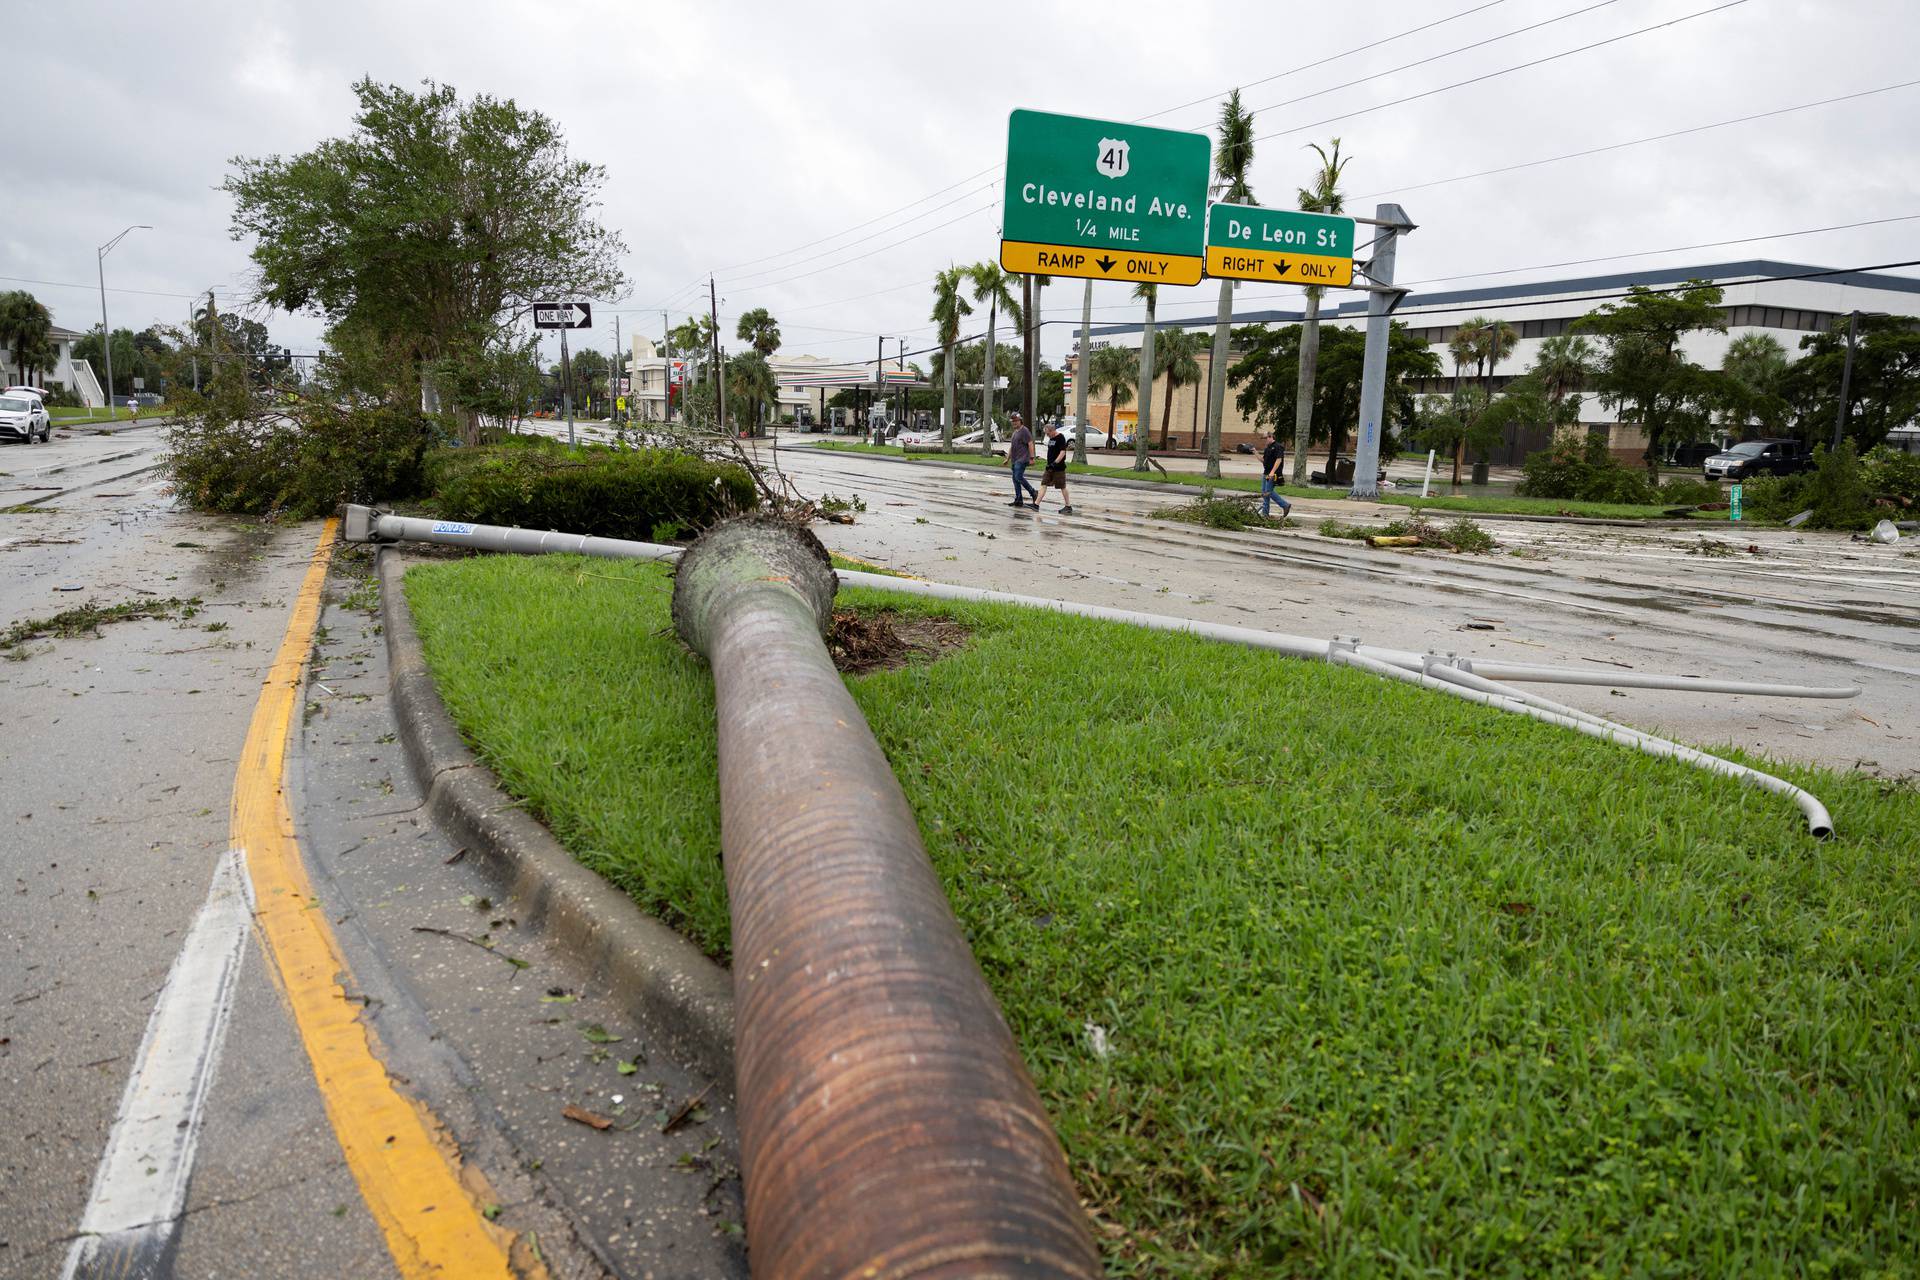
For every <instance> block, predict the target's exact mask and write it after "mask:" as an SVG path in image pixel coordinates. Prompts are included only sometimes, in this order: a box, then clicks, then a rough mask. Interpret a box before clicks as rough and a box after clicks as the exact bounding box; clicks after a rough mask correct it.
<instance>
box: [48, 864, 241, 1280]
mask: <svg viewBox="0 0 1920 1280" xmlns="http://www.w3.org/2000/svg"><path fill="white" fill-rule="evenodd" d="M245 856H246V855H245V854H244V853H243V852H242V851H241V850H238V849H230V850H228V851H227V853H226V854H225V855H223V856H222V857H221V859H220V862H219V865H218V866H216V867H215V868H214V873H213V885H212V887H211V888H210V889H209V890H208V892H207V900H206V902H205V903H203V904H202V905H201V907H200V910H199V912H198V914H196V915H195V916H194V919H193V925H192V927H191V928H190V929H189V930H188V932H187V938H186V941H185V942H184V943H183V944H182V945H181V947H180V954H179V955H178V956H177V957H176V958H175V960H174V962H173V970H172V972H170V973H169V974H168V975H167V981H166V985H165V986H163V987H162V988H161V989H160V998H159V999H158V1000H157V1001H156V1002H155V1004H154V1007H153V1013H152V1015H151V1016H149V1017H148V1019H147V1030H146V1034H145V1035H144V1036H143V1037H142V1039H141V1041H140V1052H139V1054H138V1056H137V1057H136V1058H135V1061H134V1067H133V1074H132V1075H131V1076H130V1077H129V1078H128V1080H127V1089H126V1093H125V1094H124V1095H122V1097H121V1099H120V1112H119V1114H118V1115H117V1116H116V1117H115V1118H114V1121H113V1129H112V1131H111V1132H110V1133H109V1135H108V1138H107V1149H106V1153H105V1154H104V1155H103V1156H101V1158H100V1167H99V1169H98V1170H97V1171H96V1172H95V1174H94V1179H93V1194H92V1196H91V1197H90V1198H89V1199H88V1201H87V1208H86V1212H85V1213H83V1214H82V1215H81V1218H80V1232H81V1234H80V1238H79V1239H77V1240H75V1241H74V1243H73V1248H72V1249H71V1250H69V1251H68V1253H67V1263H66V1266H65V1268H64V1269H62V1271H61V1273H60V1275H61V1280H85V1278H86V1277H96V1276H102V1277H103V1276H109V1275H111V1276H147V1275H155V1276H158V1275H164V1274H165V1273H166V1270H167V1269H168V1268H169V1267H170V1259H171V1257H172V1254H173V1251H174V1244H175V1242H176V1239H177V1236H178V1233H179V1229H180V1214H181V1210H182V1209H183V1208H184V1207H185V1206H186V1201H187V1182H188V1180H189V1179H190V1178H191V1177H192V1175H193V1155H194V1148H195V1147H196V1146H197V1145H198V1142H199V1138H200V1121H201V1113H202V1109H203V1107H204V1105H205V1103H206V1099H207V1093H208V1091H209V1090H210V1089H211V1088H212V1086H213V1077H214V1069H215V1067H216V1065H217V1064H218V1063H219V1060H220V1044H221V1041H222V1039H223V1038H224V1037H225V1035H226V1029H227V1014H228V1011H229V1010H230V1009H231V1008H232V1007H233V992H234V987H235V985H236V984H237V983H238V981H239V977H240V965H241V961H242V960H243V959H244V958H245V956H246V950H247V939H248V935H249V932H250V930H251V928H252V924H253V896H252V888H251V886H250V884H249V882H248V879H247V871H246V865H245Z"/></svg>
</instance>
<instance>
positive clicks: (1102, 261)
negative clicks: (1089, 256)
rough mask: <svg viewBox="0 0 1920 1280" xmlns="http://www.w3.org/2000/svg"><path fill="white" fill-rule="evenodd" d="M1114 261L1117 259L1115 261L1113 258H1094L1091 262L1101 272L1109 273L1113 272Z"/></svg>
mask: <svg viewBox="0 0 1920 1280" xmlns="http://www.w3.org/2000/svg"><path fill="white" fill-rule="evenodd" d="M1116 261H1118V259H1115V258H1095V259H1094V260H1093V265H1094V266H1096V267H1098V268H1100V269H1101V270H1102V271H1111V270H1113V266H1114V263H1115V262H1116Z"/></svg>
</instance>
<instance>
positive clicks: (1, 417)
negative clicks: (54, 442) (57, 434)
mask: <svg viewBox="0 0 1920 1280" xmlns="http://www.w3.org/2000/svg"><path fill="white" fill-rule="evenodd" d="M0 435H10V436H16V437H18V438H19V439H22V440H25V441H26V442H27V443H28V444H32V443H33V441H34V438H35V437H38V438H39V440H40V443H41V444H45V443H46V442H47V441H49V440H51V439H53V419H52V418H51V417H49V416H48V414H47V406H46V402H45V401H43V400H41V399H40V397H39V396H36V395H30V394H26V393H20V394H6V395H0Z"/></svg>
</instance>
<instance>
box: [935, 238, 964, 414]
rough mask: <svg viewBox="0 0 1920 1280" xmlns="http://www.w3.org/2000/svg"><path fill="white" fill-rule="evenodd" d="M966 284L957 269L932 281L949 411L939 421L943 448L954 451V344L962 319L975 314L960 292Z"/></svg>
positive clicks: (958, 334) (947, 270) (961, 272)
mask: <svg viewBox="0 0 1920 1280" xmlns="http://www.w3.org/2000/svg"><path fill="white" fill-rule="evenodd" d="M966 282H967V272H966V269H965V268H963V267H955V266H949V267H948V268H947V269H946V270H945V271H942V272H940V273H939V274H938V275H936V276H935V277H934V278H933V316H932V319H933V323H934V327H935V328H936V329H937V330H938V331H939V336H940V351H941V364H943V365H944V366H945V372H946V378H945V381H946V384H947V403H946V411H945V413H944V414H943V415H942V417H941V419H940V447H941V448H942V449H951V448H953V415H954V404H953V344H954V343H956V342H958V341H960V321H961V319H962V317H965V316H969V315H971V314H973V304H972V303H970V302H968V301H967V299H966V295H965V294H963V293H962V292H961V289H962V288H963V287H964V286H965V284H966Z"/></svg>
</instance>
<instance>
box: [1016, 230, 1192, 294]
mask: <svg viewBox="0 0 1920 1280" xmlns="http://www.w3.org/2000/svg"><path fill="white" fill-rule="evenodd" d="M1000 265H1001V266H1002V267H1004V268H1005V269H1006V270H1008V271H1012V272H1015V273H1016V274H1019V275H1023V276H1074V277H1077V278H1079V279H1083V280H1131V281H1133V282H1134V283H1135V284H1199V283H1200V268H1201V260H1200V259H1199V258H1198V257H1197V256H1195V255H1192V254H1184V253H1136V252H1134V251H1133V250H1131V249H1088V248H1083V247H1077V246H1074V245H1067V244H1034V243H1032V242H1031V241H1027V240H1002V241H1001V242H1000Z"/></svg>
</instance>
